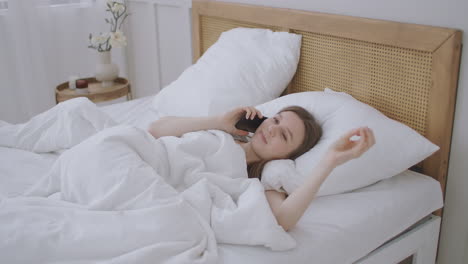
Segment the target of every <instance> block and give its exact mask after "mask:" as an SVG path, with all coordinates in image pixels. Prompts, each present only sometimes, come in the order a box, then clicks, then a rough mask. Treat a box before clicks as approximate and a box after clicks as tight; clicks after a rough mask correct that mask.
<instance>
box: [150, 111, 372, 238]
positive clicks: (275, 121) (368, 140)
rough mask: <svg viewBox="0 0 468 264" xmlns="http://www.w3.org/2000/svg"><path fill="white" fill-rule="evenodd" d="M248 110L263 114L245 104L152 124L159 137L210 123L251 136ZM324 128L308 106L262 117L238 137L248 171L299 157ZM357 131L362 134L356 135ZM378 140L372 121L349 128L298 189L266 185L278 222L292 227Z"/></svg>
mask: <svg viewBox="0 0 468 264" xmlns="http://www.w3.org/2000/svg"><path fill="white" fill-rule="evenodd" d="M243 115H245V117H246V118H248V119H253V118H254V117H255V116H258V117H260V118H262V117H263V116H262V113H260V111H258V110H257V109H255V108H254V107H240V108H236V109H234V110H232V111H230V112H227V113H225V114H223V115H220V116H211V117H165V118H161V119H159V120H157V121H155V122H153V123H152V124H151V125H150V127H149V129H148V130H149V132H150V133H151V134H152V135H153V136H154V137H155V138H159V137H162V136H181V135H183V134H185V133H187V132H192V131H199V130H209V129H218V130H224V131H225V132H227V133H230V134H232V135H238V136H246V135H248V132H247V131H243V130H239V129H237V128H236V127H235V124H236V123H237V121H239V119H240V118H241V117H242V116H243ZM321 134H322V130H321V128H320V126H319V125H318V124H317V123H316V121H315V119H314V117H313V116H312V115H311V114H310V113H309V112H307V110H305V109H303V108H301V107H298V106H292V107H287V108H284V109H282V110H281V111H280V112H279V113H277V114H276V115H275V116H273V117H270V118H268V119H266V120H265V121H263V123H262V124H261V125H260V126H259V127H258V128H257V130H256V131H255V133H254V135H253V137H252V139H251V140H250V141H248V142H241V141H236V142H237V143H238V144H240V145H241V147H242V148H243V149H244V151H245V156H246V161H247V165H248V170H249V171H248V173H249V177H250V178H253V177H256V178H260V176H261V172H262V170H263V166H264V165H265V163H266V162H268V161H270V160H274V159H295V158H297V157H299V156H300V155H302V154H304V153H305V152H307V151H308V150H309V149H310V148H312V147H313V146H314V145H315V144H316V143H317V142H318V140H319V139H320V136H321ZM353 136H360V138H359V139H358V140H351V137H353ZM374 144H375V138H374V135H373V133H372V131H371V130H370V129H369V128H368V127H360V128H356V129H353V130H351V131H348V132H346V133H345V134H344V135H343V136H342V137H341V138H339V139H338V140H337V141H335V142H334V143H333V144H332V145H331V146H330V148H329V149H328V151H327V152H326V153H325V155H324V156H323V157H322V159H321V161H320V162H319V163H318V165H317V167H316V168H315V169H314V171H313V172H312V173H311V175H310V176H309V177H308V178H307V180H306V181H305V182H304V183H303V185H302V186H300V187H299V188H297V189H296V190H295V191H294V192H293V193H291V194H289V195H286V194H285V193H281V192H277V191H266V192H265V195H266V197H267V200H268V202H269V204H270V207H271V210H272V212H273V214H274V215H275V217H276V220H277V221H278V224H279V225H281V226H282V227H283V228H284V230H286V231H288V230H289V229H291V228H292V227H293V226H294V225H295V224H296V223H297V221H298V220H299V219H300V218H301V216H302V215H303V214H304V212H305V210H306V209H307V207H308V206H309V204H310V203H311V201H312V200H313V198H314V197H315V194H316V193H317V191H318V190H319V188H320V185H321V184H322V183H323V181H324V180H325V179H326V178H327V176H328V175H330V173H331V171H332V170H333V169H334V168H335V167H337V166H339V165H341V164H343V163H345V162H347V161H349V160H351V159H354V158H358V157H360V156H361V155H362V154H363V153H364V152H366V151H367V150H368V149H369V148H370V147H371V146H372V145H374Z"/></svg>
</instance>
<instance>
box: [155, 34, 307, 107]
mask: <svg viewBox="0 0 468 264" xmlns="http://www.w3.org/2000/svg"><path fill="white" fill-rule="evenodd" d="M301 38H302V36H301V35H297V34H292V33H287V32H273V31H271V30H269V29H259V28H235V29H232V30H229V31H226V32H223V33H222V34H221V36H220V37H219V39H218V41H217V42H216V43H215V44H213V45H212V46H211V47H210V48H209V49H208V50H207V51H206V52H205V53H204V54H203V56H202V57H201V58H200V59H199V60H198V61H197V63H196V64H194V65H192V66H190V67H189V68H187V69H186V70H185V71H184V72H183V73H182V74H181V75H180V76H179V78H178V79H177V80H175V81H174V82H172V83H171V84H169V85H168V86H166V87H165V88H164V89H162V90H161V92H159V93H158V94H157V95H156V96H155V98H154V101H153V106H154V108H156V110H157V111H158V113H160V114H161V116H167V115H176V116H207V115H213V114H220V113H224V112H226V111H228V110H231V109H232V108H234V107H238V106H248V105H257V104H261V103H264V102H267V101H269V100H272V99H274V98H276V97H278V96H279V95H280V94H281V92H282V91H283V90H284V89H285V88H286V86H287V85H288V84H289V82H290V81H291V79H292V77H293V76H294V73H295V72H296V68H297V63H298V62H299V55H300V47H301Z"/></svg>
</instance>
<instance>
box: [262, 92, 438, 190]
mask: <svg viewBox="0 0 468 264" xmlns="http://www.w3.org/2000/svg"><path fill="white" fill-rule="evenodd" d="M289 105H298V106H302V107H304V108H305V109H307V110H308V111H309V112H310V113H312V114H313V116H314V117H315V118H316V120H317V122H319V124H320V125H321V126H322V130H323V135H322V138H321V139H320V140H319V142H318V143H317V145H316V146H315V147H313V148H312V149H311V150H310V151H308V152H306V153H305V154H303V155H302V156H300V157H299V158H297V159H296V160H295V161H292V160H275V161H270V162H268V163H267V164H266V166H265V168H264V170H263V173H262V183H263V184H264V186H265V188H266V189H275V190H278V191H282V190H283V189H284V190H285V191H286V192H287V193H291V192H292V191H294V190H295V189H296V188H297V187H298V186H299V185H300V184H301V183H302V182H303V181H304V180H305V178H307V177H309V176H310V174H311V171H312V170H313V168H314V167H315V166H316V165H317V163H318V162H319V160H320V159H321V157H322V156H323V155H324V153H325V152H326V151H327V150H328V148H329V146H330V145H331V144H332V143H333V142H334V141H335V140H337V139H338V138H339V137H340V136H342V135H343V134H344V133H346V132H347V131H349V130H351V129H353V128H356V127H360V126H368V127H370V128H371V129H372V130H373V132H374V136H375V140H376V144H375V145H374V146H373V147H372V148H370V149H369V150H368V151H367V152H366V153H364V154H363V155H362V156H361V157H359V158H358V159H353V160H351V161H349V162H347V163H344V164H342V165H340V166H338V167H337V168H335V169H334V170H333V171H332V173H331V174H330V175H329V176H328V178H327V179H326V180H325V181H324V182H323V184H322V186H321V187H320V190H319V192H318V194H317V196H321V195H329V194H338V193H343V192H346V191H351V190H354V189H357V188H360V187H364V186H367V185H370V184H372V183H375V182H377V181H379V180H382V179H386V178H390V177H392V176H394V175H396V174H399V173H400V172H402V171H404V170H406V169H408V168H409V167H411V166H413V165H415V164H417V163H418V162H420V161H422V160H424V159H425V158H427V157H428V156H430V155H431V154H432V153H434V152H435V151H437V150H438V149H439V147H438V146H436V145H434V144H433V143H431V142H430V141H429V140H427V139H426V138H425V137H423V136H421V135H420V134H418V133H417V132H416V131H414V130H413V129H411V128H409V127H408V126H406V125H404V124H402V123H400V122H398V121H395V120H392V119H390V118H388V117H386V116H385V115H384V114H382V113H380V112H379V111H378V110H376V109H374V108H372V107H371V106H369V105H367V104H364V103H362V102H360V101H358V100H356V99H354V98H353V97H352V96H350V95H349V94H346V93H337V92H333V91H331V90H330V89H325V92H303V93H295V94H290V95H287V96H283V97H280V98H278V99H275V100H273V101H271V102H268V103H265V104H262V105H260V106H258V107H257V108H258V109H259V110H260V111H261V112H262V114H263V115H265V116H273V115H274V114H276V113H277V112H278V111H279V110H281V108H283V107H286V106H289Z"/></svg>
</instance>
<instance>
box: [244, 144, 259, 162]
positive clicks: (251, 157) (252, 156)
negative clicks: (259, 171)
mask: <svg viewBox="0 0 468 264" xmlns="http://www.w3.org/2000/svg"><path fill="white" fill-rule="evenodd" d="M239 145H240V146H241V147H242V149H243V150H244V152H245V159H246V160H247V165H250V164H252V163H254V162H257V161H260V160H261V159H260V157H259V156H258V155H257V153H255V151H254V150H253V148H252V143H251V142H247V143H243V142H239Z"/></svg>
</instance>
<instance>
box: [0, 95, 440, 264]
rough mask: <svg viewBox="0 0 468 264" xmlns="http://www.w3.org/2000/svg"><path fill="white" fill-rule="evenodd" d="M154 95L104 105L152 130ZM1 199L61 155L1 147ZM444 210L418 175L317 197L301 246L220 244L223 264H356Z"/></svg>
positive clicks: (434, 189)
mask: <svg viewBox="0 0 468 264" xmlns="http://www.w3.org/2000/svg"><path fill="white" fill-rule="evenodd" d="M151 103H152V96H150V97H145V98H141V99H137V100H132V101H129V102H124V103H118V104H113V105H109V106H103V107H102V108H101V109H102V110H103V111H104V112H106V113H107V114H109V115H110V116H111V117H112V118H113V119H114V120H115V121H117V122H120V123H124V124H130V125H134V126H137V127H140V128H147V127H148V125H149V124H150V123H151V122H152V121H154V120H156V119H158V118H159V115H158V113H156V112H155V111H154V110H153V109H152V107H151ZM0 157H2V158H1V159H0V200H1V198H5V197H14V196H17V195H20V194H21V193H22V191H24V190H25V189H26V188H28V187H29V186H31V185H32V184H34V183H35V182H36V180H38V178H37V177H38V175H42V174H43V173H45V172H46V171H47V169H48V168H49V167H50V166H51V164H52V163H53V162H54V161H55V159H56V158H57V157H58V154H53V153H52V154H35V153H31V152H27V151H22V150H16V149H9V148H2V147H0ZM441 207H442V192H441V188H440V184H439V182H437V181H435V180H434V179H432V178H430V177H428V176H425V175H422V174H419V173H416V172H412V171H404V172H402V173H401V174H399V175H397V176H394V177H392V178H390V179H386V180H383V181H380V182H378V183H376V184H373V185H371V186H367V187H365V188H361V189H358V190H355V191H352V192H348V193H344V194H339V195H329V196H322V197H318V198H316V199H315V200H314V201H313V202H312V204H311V205H310V207H309V208H308V209H307V211H306V212H305V214H304V216H303V217H302V218H301V219H300V221H299V222H298V224H297V225H296V227H295V228H293V229H292V230H291V231H290V234H291V235H292V236H293V237H294V238H295V239H296V241H297V247H296V248H295V249H293V250H290V251H283V252H273V251H271V250H268V249H266V248H263V247H252V246H238V245H228V244H220V245H219V247H218V248H219V254H220V257H221V260H222V263H225V264H234V263H270V264H274V263H320V264H325V263H352V262H354V261H356V260H358V259H360V258H361V257H363V256H365V255H366V254H368V253H370V252H371V251H372V250H374V249H376V248H377V247H379V246H380V245H382V244H383V243H385V242H386V241H388V240H390V239H391V238H393V237H395V236H396V235H398V234H399V233H401V232H402V231H404V230H405V229H407V228H408V227H410V226H411V225H413V224H414V223H416V222H417V221H418V220H420V219H422V218H424V217H425V216H427V215H429V214H430V213H431V212H433V211H435V210H437V209H439V208H441Z"/></svg>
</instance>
